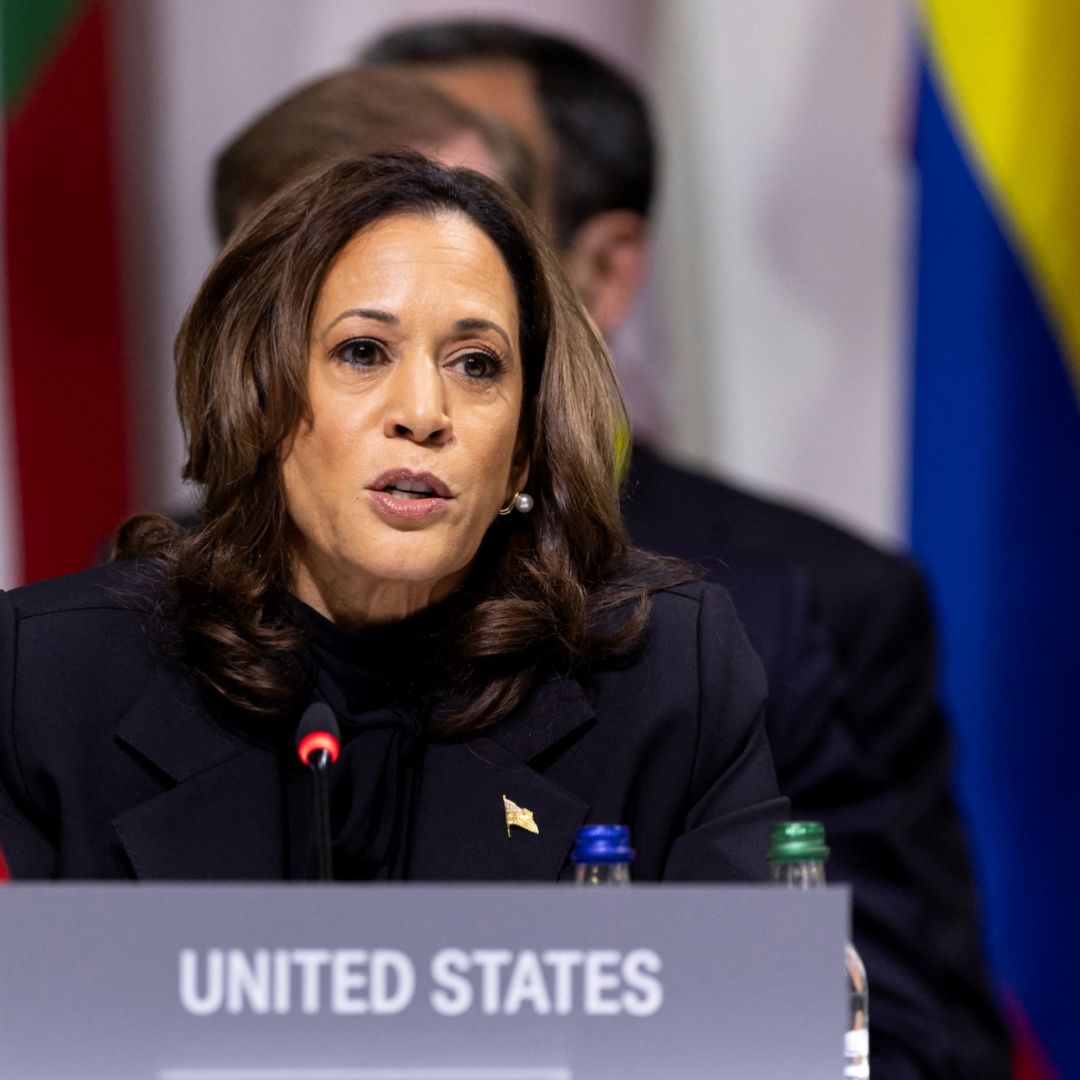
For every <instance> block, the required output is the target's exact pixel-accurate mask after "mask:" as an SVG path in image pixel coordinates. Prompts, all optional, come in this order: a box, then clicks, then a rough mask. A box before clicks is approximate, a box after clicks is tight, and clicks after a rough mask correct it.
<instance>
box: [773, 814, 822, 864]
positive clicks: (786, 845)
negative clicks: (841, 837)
mask: <svg viewBox="0 0 1080 1080" xmlns="http://www.w3.org/2000/svg"><path fill="white" fill-rule="evenodd" d="M828 857H829V849H828V847H827V846H826V844H825V826H824V825H822V824H821V822H820V821H782V822H780V823H779V824H778V825H774V826H773V829H772V837H771V840H770V843H769V858H770V859H771V860H772V861H773V862H806V861H808V860H810V859H827V858H828Z"/></svg>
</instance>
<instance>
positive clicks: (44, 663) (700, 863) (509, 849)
mask: <svg viewBox="0 0 1080 1080" xmlns="http://www.w3.org/2000/svg"><path fill="white" fill-rule="evenodd" d="M151 604H152V597H149V596H148V595H147V579H146V576H145V575H143V574H141V573H140V572H139V571H138V570H137V569H136V568H135V567H133V566H131V565H128V566H110V567H102V568H99V569H97V570H92V571H87V572H85V573H82V574H76V575H72V576H70V577H67V578H60V579H56V580H54V581H49V582H43V583H41V584H38V585H31V586H27V587H25V588H22V589H17V590H15V591H13V592H11V593H9V594H6V595H5V594H3V593H0V687H2V688H3V696H2V698H0V846H2V847H3V849H4V851H5V853H6V854H7V856H8V860H9V863H10V865H11V872H12V875H13V876H14V877H16V878H27V877H29V878H49V877H61V878H139V879H198V880H210V879H286V878H292V877H297V876H302V875H303V874H304V873H306V871H307V868H308V867H309V866H310V859H309V855H310V851H309V849H308V848H307V846H306V841H305V840H304V839H303V838H302V839H301V840H300V842H297V841H296V839H295V837H296V835H297V829H296V823H295V821H290V820H289V817H290V814H289V806H290V805H292V804H293V802H294V800H290V798H289V796H288V794H287V792H288V789H289V787H290V784H291V783H292V781H290V778H289V777H290V773H291V770H292V769H293V766H292V759H291V755H290V756H289V760H288V761H283V760H282V755H281V754H280V753H275V752H274V751H273V750H272V749H271V748H270V747H269V746H268V745H266V744H263V743H262V742H261V741H260V740H259V739H257V738H252V737H250V736H248V735H245V734H242V733H240V732H239V731H238V730H236V729H234V728H231V727H230V726H229V725H228V724H226V723H223V722H222V720H221V719H220V718H219V717H218V716H216V715H215V710H214V708H212V707H210V705H209V703H208V700H207V697H206V696H205V695H204V693H203V691H202V690H201V689H200V687H199V685H197V683H196V681H195V679H194V678H193V677H192V676H191V675H190V674H189V673H188V672H187V671H185V670H184V669H182V668H181V667H179V666H177V665H175V664H173V663H171V662H169V661H168V660H166V659H164V658H163V656H162V655H161V653H160V651H159V650H158V648H157V646H156V645H155V643H154V639H155V635H154V631H153V620H152V618H150V617H149V616H148V609H149V608H150V606H151ZM764 697H765V685H764V679H763V676H762V673H761V669H760V665H759V663H758V661H757V659H756V657H755V656H754V654H753V652H752V650H751V649H750V647H749V645H748V644H747V642H746V640H745V638H744V636H743V633H742V631H741V629H740V627H739V624H738V620H737V619H736V617H735V615H734V612H733V610H732V608H731V605H730V602H729V601H728V598H727V597H726V595H725V594H724V593H723V592H722V591H721V590H719V589H715V588H714V587H711V586H705V585H701V584H696V585H690V586H685V587H680V588H678V589H672V590H669V591H666V592H663V593H660V594H658V595H657V596H656V597H655V598H654V601H653V610H652V618H651V622H650V625H649V628H648V631H647V633H646V635H645V637H644V639H643V640H642V642H641V643H640V644H639V646H637V647H635V649H634V650H633V651H632V652H631V653H629V654H628V655H626V656H625V657H623V658H621V659H619V660H617V661H613V662H611V663H607V664H604V665H602V666H598V667H597V668H596V670H593V671H591V672H589V673H588V674H587V675H583V676H582V677H580V678H576V679H570V678H565V679H554V680H551V681H548V682H545V683H543V684H541V685H540V686H538V687H537V689H536V691H535V692H534V693H533V695H532V696H531V698H530V699H529V700H528V701H527V702H526V704H525V706H524V707H523V708H522V709H520V710H519V711H518V712H517V713H516V714H514V715H513V716H511V717H509V718H508V719H506V720H505V721H503V722H501V723H500V724H498V725H496V726H495V727H493V728H492V729H490V730H489V731H486V732H485V733H483V734H481V735H477V736H474V737H472V738H469V739H465V740H463V741H459V742H441V743H440V742H431V743H430V744H429V745H428V746H427V747H426V750H425V755H424V763H423V766H422V770H421V779H420V784H419V791H418V795H417V801H416V805H415V807H414V810H413V815H412V825H411V845H410V861H409V871H408V873H409V877H411V878H413V879H420V880H442V881H447V880H454V879H458V880H473V881H479V880H540V881H545V880H546V881H555V880H556V879H558V878H560V877H565V876H567V874H568V872H569V865H568V857H569V853H570V849H571V845H572V842H573V840H574V834H575V831H576V830H577V828H578V826H580V825H581V824H583V823H585V822H601V821H607V822H622V823H626V824H628V825H630V827H631V829H632V835H633V842H634V845H635V847H636V849H637V852H638V855H637V859H636V861H635V864H634V874H635V877H636V878H638V879H639V880H649V879H661V878H663V879H681V880H689V879H709V880H745V879H757V878H761V877H763V876H764V874H765V862H764V852H765V849H766V844H767V838H768V833H769V828H770V825H771V824H772V822H774V821H776V820H779V819H783V818H784V817H786V815H787V801H786V800H785V799H783V798H780V797H779V796H778V794H777V790H776V783H775V778H774V773H773V765H772V759H771V756H770V753H769V749H768V744H767V741H766V738H765V735H764V731H763V723H762V711H763V703H764ZM300 775H301V778H302V779H303V776H302V772H301V774H300ZM504 794H505V795H507V796H508V797H509V798H511V799H512V800H513V801H514V802H516V803H517V804H518V805H519V806H522V807H527V808H528V809H530V810H532V811H533V814H534V817H535V820H536V823H537V825H538V827H539V830H540V831H539V834H538V835H533V834H531V833H528V832H525V831H522V830H520V829H513V830H512V831H511V835H510V836H508V835H507V829H506V824H505V818H504V811H503V802H502V797H503V795H504ZM300 835H301V837H302V836H303V834H302V832H301V833H300ZM290 838H292V839H290Z"/></svg>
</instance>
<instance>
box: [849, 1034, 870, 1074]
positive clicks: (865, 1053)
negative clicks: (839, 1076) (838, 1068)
mask: <svg viewBox="0 0 1080 1080" xmlns="http://www.w3.org/2000/svg"><path fill="white" fill-rule="evenodd" d="M869 1076H870V1032H869V1031H868V1030H867V1029H866V1028H857V1029H856V1030H855V1031H845V1032H844V1080H868V1078H869Z"/></svg>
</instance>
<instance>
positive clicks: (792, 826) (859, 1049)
mask: <svg viewBox="0 0 1080 1080" xmlns="http://www.w3.org/2000/svg"><path fill="white" fill-rule="evenodd" d="M828 856H829V849H828V847H826V845H825V827H824V826H823V825H822V824H821V823H820V822H817V821H789V822H785V823H783V824H780V825H774V826H773V830H772V842H771V843H770V845H769V876H770V877H771V878H772V880H773V881H774V882H776V883H777V884H780V885H786V886H787V887H788V888H789V889H817V888H824V886H825V860H826V859H827V858H828ZM844 960H845V966H846V968H847V992H848V1001H849V1008H848V1021H847V1030H846V1031H845V1032H844V1078H845V1080H867V1078H868V1077H869V1076H870V1001H869V995H868V991H867V987H866V968H865V967H863V962H862V960H861V959H860V958H859V954H858V953H857V952H856V951H855V946H854V945H852V944H851V942H850V941H849V942H848V943H847V945H846V947H845V949H844Z"/></svg>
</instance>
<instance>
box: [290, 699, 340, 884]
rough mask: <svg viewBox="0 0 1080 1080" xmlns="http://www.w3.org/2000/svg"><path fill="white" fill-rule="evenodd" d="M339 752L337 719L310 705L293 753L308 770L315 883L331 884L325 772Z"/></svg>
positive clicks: (317, 703) (327, 710)
mask: <svg viewBox="0 0 1080 1080" xmlns="http://www.w3.org/2000/svg"><path fill="white" fill-rule="evenodd" d="M340 752H341V738H340V734H339V731H338V722H337V717H336V716H334V712H333V710H332V709H331V708H330V706H329V705H327V704H326V702H324V701H315V702H312V704H310V705H309V706H308V707H307V708H306V709H305V710H304V715H303V716H301V717H300V723H299V724H298V725H297V727H296V753H297V754H298V755H299V757H300V760H301V761H302V762H303V763H304V764H305V765H306V766H307V767H308V768H309V769H310V770H311V779H312V795H313V796H314V800H315V801H314V806H315V841H316V844H317V846H318V850H319V880H320V881H333V880H334V853H333V847H332V845H331V840H330V786H329V784H328V782H327V771H328V769H329V767H330V765H332V764H333V763H334V762H335V761H337V759H338V754H339V753H340Z"/></svg>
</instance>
